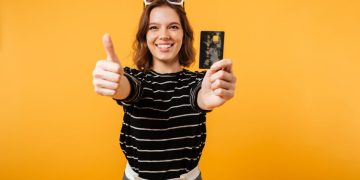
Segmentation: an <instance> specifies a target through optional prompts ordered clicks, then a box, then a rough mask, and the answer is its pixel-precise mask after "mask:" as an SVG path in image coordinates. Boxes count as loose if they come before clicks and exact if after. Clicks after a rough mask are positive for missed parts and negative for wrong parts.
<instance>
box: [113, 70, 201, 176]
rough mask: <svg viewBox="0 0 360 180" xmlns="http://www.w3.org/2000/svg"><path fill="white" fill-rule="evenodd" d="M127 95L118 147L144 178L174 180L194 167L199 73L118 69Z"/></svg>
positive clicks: (198, 132) (198, 140)
mask: <svg viewBox="0 0 360 180" xmlns="http://www.w3.org/2000/svg"><path fill="white" fill-rule="evenodd" d="M124 70H125V76H126V77H127V78H128V79H129V82H130V85H131V92H130V95H129V96H128V97H127V98H126V99H124V100H116V101H117V103H118V104H119V105H121V106H123V109H124V119H123V124H122V128H121V134H120V146H121V149H122V150H123V152H124V154H125V156H126V159H127V160H128V162H129V164H130V166H131V167H132V168H133V170H134V171H135V172H136V173H138V174H139V177H141V178H144V179H170V178H178V177H180V175H181V174H184V173H187V172H189V171H190V170H192V169H193V168H195V167H196V166H197V165H198V163H199V159H200V156H201V153H202V150H203V148H204V146H205V139H206V126H205V123H206V122H205V121H206V116H205V115H206V112H207V111H204V110H201V109H200V108H199V107H198V105H197V102H196V101H197V93H198V91H199V89H200V88H201V82H202V79H203V77H204V75H205V72H191V71H189V70H186V69H184V70H182V71H180V72H177V73H167V74H159V73H156V72H155V71H149V72H142V71H139V70H136V69H130V68H128V67H125V68H124Z"/></svg>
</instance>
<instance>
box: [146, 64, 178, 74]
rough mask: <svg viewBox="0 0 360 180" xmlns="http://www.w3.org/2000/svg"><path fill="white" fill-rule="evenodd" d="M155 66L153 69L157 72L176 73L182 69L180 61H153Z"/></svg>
mask: <svg viewBox="0 0 360 180" xmlns="http://www.w3.org/2000/svg"><path fill="white" fill-rule="evenodd" d="M153 63H154V64H153V66H152V67H151V69H152V70H153V71H155V72H157V73H161V74H164V73H176V72H179V71H181V70H182V67H181V65H180V62H179V61H173V62H161V61H153Z"/></svg>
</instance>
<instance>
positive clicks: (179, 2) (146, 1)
mask: <svg viewBox="0 0 360 180" xmlns="http://www.w3.org/2000/svg"><path fill="white" fill-rule="evenodd" d="M152 2H154V0H144V4H145V7H146V6H147V5H149V4H151V3H152ZM167 2H169V3H170V4H173V5H179V6H182V7H183V6H184V0H167Z"/></svg>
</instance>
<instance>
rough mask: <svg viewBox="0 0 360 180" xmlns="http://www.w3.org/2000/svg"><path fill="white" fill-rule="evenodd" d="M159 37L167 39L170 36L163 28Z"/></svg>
mask: <svg viewBox="0 0 360 180" xmlns="http://www.w3.org/2000/svg"><path fill="white" fill-rule="evenodd" d="M159 39H160V40H162V41H167V40H169V39H170V36H169V33H168V31H167V29H163V30H162V31H161V33H160V37H159Z"/></svg>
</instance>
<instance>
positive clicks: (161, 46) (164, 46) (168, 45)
mask: <svg viewBox="0 0 360 180" xmlns="http://www.w3.org/2000/svg"><path fill="white" fill-rule="evenodd" d="M157 46H158V47H159V48H170V47H171V45H170V44H167V45H160V44H159V45H157Z"/></svg>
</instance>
